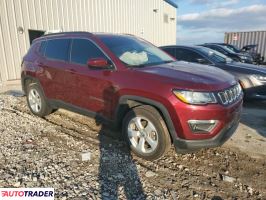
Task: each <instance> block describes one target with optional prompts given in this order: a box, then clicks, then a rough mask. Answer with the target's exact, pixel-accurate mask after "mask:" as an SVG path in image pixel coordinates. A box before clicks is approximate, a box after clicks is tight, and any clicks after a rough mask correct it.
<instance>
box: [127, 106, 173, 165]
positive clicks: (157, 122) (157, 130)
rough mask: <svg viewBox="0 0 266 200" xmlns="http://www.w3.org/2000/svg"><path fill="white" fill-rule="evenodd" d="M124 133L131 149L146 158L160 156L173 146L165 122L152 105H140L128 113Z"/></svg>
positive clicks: (152, 158)
mask: <svg viewBox="0 0 266 200" xmlns="http://www.w3.org/2000/svg"><path fill="white" fill-rule="evenodd" d="M123 135H124V136H125V137H126V140H127V142H128V144H129V146H130V148H131V150H132V151H133V152H134V153H135V154H136V155H137V156H139V157H142V158H144V159H146V160H155V159H158V158H160V157H161V156H163V155H164V153H166V152H167V151H168V150H169V148H170V146H171V139H170V136H169V133H168V130H167V127H166V125H165V122H164V120H163V118H162V117H161V115H160V113H159V112H158V111H157V110H156V109H155V108H153V107H151V106H146V105H145V106H139V107H136V108H133V109H132V110H131V111H129V112H128V113H127V114H126V116H125V118H124V121H123Z"/></svg>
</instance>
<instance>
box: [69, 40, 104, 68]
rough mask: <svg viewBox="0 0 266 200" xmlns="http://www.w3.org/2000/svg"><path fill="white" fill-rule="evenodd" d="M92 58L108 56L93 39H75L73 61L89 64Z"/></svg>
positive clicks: (72, 49) (72, 52) (72, 53)
mask: <svg viewBox="0 0 266 200" xmlns="http://www.w3.org/2000/svg"><path fill="white" fill-rule="evenodd" d="M91 58H104V59H106V60H108V58H107V57H106V56H105V55H104V53H103V52H102V51H101V50H100V49H99V48H98V47H97V46H96V45H95V44H93V43H92V42H91V41H89V40H87V39H73V41H72V48H71V62H73V63H77V64H81V65H87V62H88V60H89V59H91Z"/></svg>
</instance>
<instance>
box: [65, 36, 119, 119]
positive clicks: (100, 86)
mask: <svg viewBox="0 0 266 200" xmlns="http://www.w3.org/2000/svg"><path fill="white" fill-rule="evenodd" d="M91 58H104V59H106V60H108V58H107V57H106V56H105V54H104V53H103V52H102V51H101V50H100V49H99V48H98V47H97V46H96V45H95V44H94V43H93V42H91V41H90V40H88V39H73V40H72V47H71V54H70V62H71V64H70V65H69V67H70V69H69V71H71V72H72V75H71V76H72V78H71V80H72V81H74V83H75V89H74V91H73V93H72V94H73V98H72V102H73V104H74V105H77V106H79V107H81V108H84V109H87V110H90V111H93V112H96V113H99V114H101V115H104V116H107V117H108V116H109V115H110V112H111V108H112V103H113V102H112V96H113V93H114V92H115V90H114V89H113V85H112V77H113V73H114V72H113V69H112V68H108V69H107V68H103V69H95V68H94V69H93V68H90V67H89V66H88V65H87V62H88V60H89V59H91ZM66 81H67V80H66Z"/></svg>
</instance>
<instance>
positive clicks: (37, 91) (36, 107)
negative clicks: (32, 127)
mask: <svg viewBox="0 0 266 200" xmlns="http://www.w3.org/2000/svg"><path fill="white" fill-rule="evenodd" d="M26 96H27V103H28V107H29V108H30V111H31V112H32V113H33V114H34V115H37V116H39V117H44V116H46V115H49V114H50V113H52V111H53V109H52V108H51V107H50V106H49V104H48V102H47V101H46V98H45V96H44V94H43V92H42V89H41V87H40V86H39V85H38V84H37V83H29V84H28V85H27V87H26Z"/></svg>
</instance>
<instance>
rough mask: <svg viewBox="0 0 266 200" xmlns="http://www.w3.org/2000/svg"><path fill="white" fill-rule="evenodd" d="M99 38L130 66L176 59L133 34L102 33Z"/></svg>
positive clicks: (156, 63) (143, 65)
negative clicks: (113, 34) (107, 34)
mask: <svg viewBox="0 0 266 200" xmlns="http://www.w3.org/2000/svg"><path fill="white" fill-rule="evenodd" d="M99 38H100V39H101V40H102V42H103V43H104V44H105V45H106V46H107V47H108V48H109V49H110V50H111V51H112V52H113V53H114V54H115V55H116V56H117V57H118V58H119V59H120V60H121V61H122V62H123V63H124V64H126V65H127V66H129V67H145V66H151V65H159V64H163V63H169V62H174V61H175V60H174V59H173V58H172V57H170V56H169V55H168V54H166V53H165V52H164V51H162V50H160V49H159V48H157V47H155V46H153V45H152V44H150V43H148V42H146V41H144V40H141V39H138V38H136V37H133V36H127V35H123V36H105V35H100V36H99Z"/></svg>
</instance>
